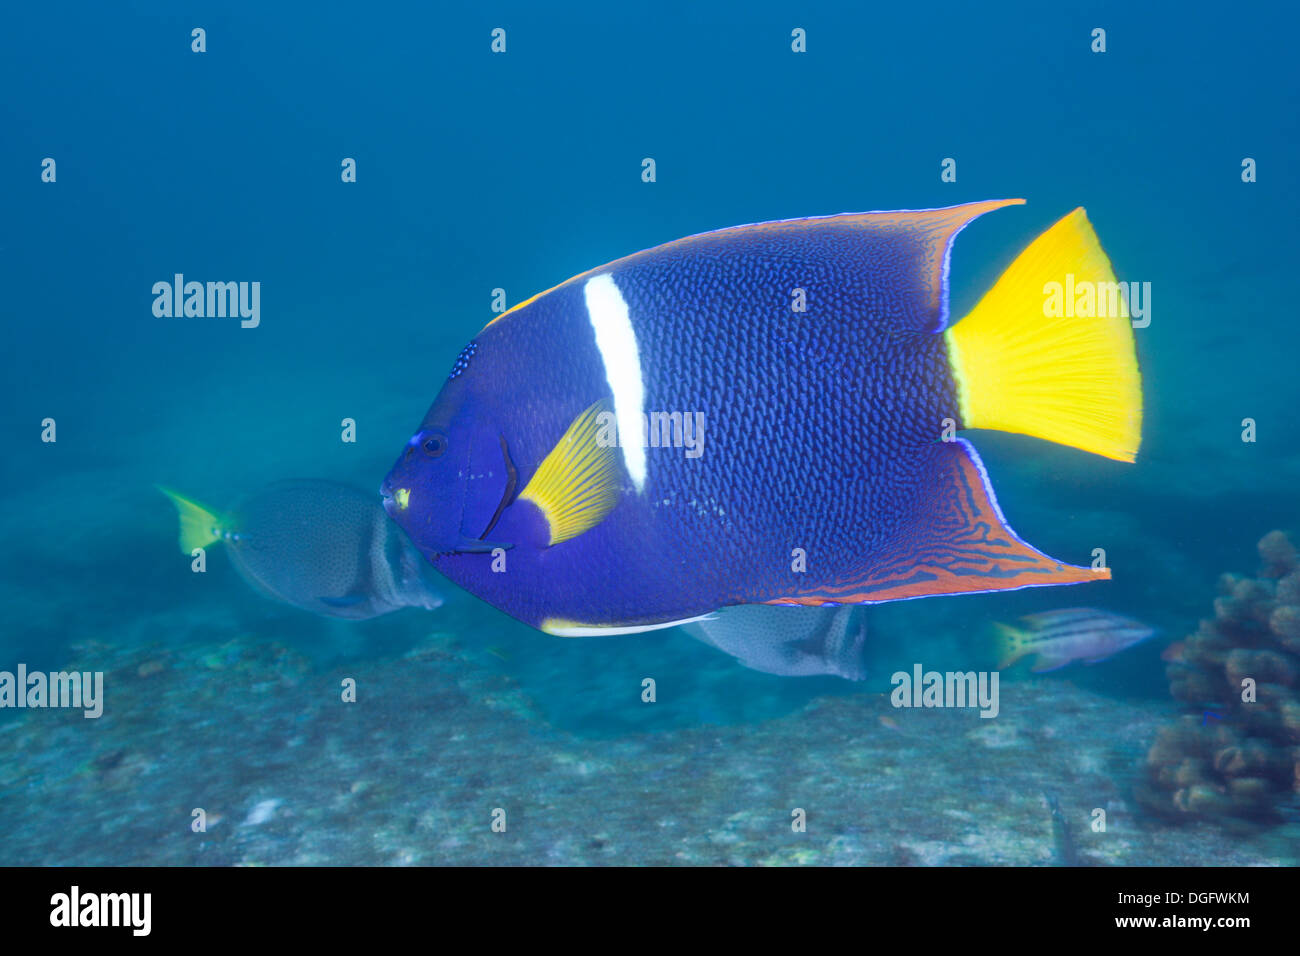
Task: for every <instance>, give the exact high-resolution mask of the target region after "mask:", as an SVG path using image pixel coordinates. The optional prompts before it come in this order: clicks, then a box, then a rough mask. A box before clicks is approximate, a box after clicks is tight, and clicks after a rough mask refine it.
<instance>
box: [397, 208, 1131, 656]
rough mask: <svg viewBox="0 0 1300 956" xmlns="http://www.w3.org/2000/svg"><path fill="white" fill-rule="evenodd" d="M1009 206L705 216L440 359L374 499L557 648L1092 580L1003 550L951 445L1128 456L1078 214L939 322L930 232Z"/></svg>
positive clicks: (974, 470) (1114, 361) (992, 515)
mask: <svg viewBox="0 0 1300 956" xmlns="http://www.w3.org/2000/svg"><path fill="white" fill-rule="evenodd" d="M1022 202H1023V200H1019V199H1002V200H990V201H987V202H976V203H968V204H966V205H960V206H951V207H948V208H944V209H924V210H901V211H896V212H867V213H850V214H845V215H838V216H823V217H814V218H808V219H792V220H784V221H780V222H766V223H758V224H753V225H748V226H737V227H734V228H729V229H721V230H717V231H714V232H707V233H703V234H700V235H696V236H691V237H688V238H685V239H679V240H676V241H674V242H669V243H667V244H665V245H661V246H657V247H655V248H653V249H649V250H645V251H643V252H639V253H635V254H633V255H630V256H627V257H625V258H622V259H618V260H616V261H614V262H610V263H607V264H605V265H603V266H599V267H597V268H595V269H591V270H589V271H587V272H583V273H581V274H579V275H577V276H575V277H573V278H571V279H569V280H567V281H566V282H562V283H561V284H559V285H557V286H555V287H554V288H552V289H550V290H548V291H546V292H543V293H540V294H538V295H535V296H533V297H532V298H529V299H527V300H525V301H523V302H520V303H519V304H517V305H515V306H514V307H513V308H511V309H509V310H507V311H506V312H504V313H502V314H501V315H499V316H497V317H496V318H494V319H493V320H492V321H491V322H490V323H489V324H488V325H487V326H486V327H485V328H484V329H483V330H482V331H480V332H479V334H478V335H477V336H476V337H475V338H474V339H473V340H472V341H471V342H470V343H469V344H468V345H467V346H466V347H465V348H464V349H463V350H462V351H461V353H460V355H459V356H458V357H457V359H456V361H455V363H454V365H453V367H452V369H451V372H450V374H449V376H448V378H447V380H446V382H445V383H443V385H442V388H441V391H440V392H439V393H438V396H437V397H436V399H435V400H434V402H433V404H432V406H431V407H430V408H429V410H428V412H427V413H426V414H425V416H424V419H423V420H422V421H421V423H420V425H419V427H418V428H417V429H416V430H415V433H414V434H413V435H412V436H411V438H410V439H409V440H408V441H407V442H406V445H405V447H403V448H402V450H401V452H400V454H399V456H398V459H397V461H396V462H395V464H394V465H393V467H392V469H391V471H390V472H389V474H388V476H387V478H386V479H385V481H384V482H383V485H382V488H381V492H382V493H383V495H384V498H385V506H386V507H387V508H388V510H389V514H391V515H392V516H393V518H394V520H396V521H397V523H398V524H400V525H401V526H402V527H403V528H404V529H405V530H406V532H407V533H408V534H409V535H410V536H411V540H412V541H414V542H415V545H416V547H417V548H418V549H419V550H420V552H421V553H422V554H424V555H425V556H426V557H427V558H428V559H429V560H430V561H431V562H432V563H433V564H434V565H435V566H436V567H437V568H438V570H439V571H441V572H442V573H443V574H445V575H446V576H447V577H449V578H451V579H452V580H453V581H455V582H456V583H457V584H460V585H461V586H462V587H464V588H465V589H466V590H468V591H469V592H470V593H472V594H474V595H476V596H477V597H479V598H481V599H482V600H484V601H486V602H487V603H489V604H491V605H493V606H494V607H497V608H499V609H501V610H503V611H505V612H506V613H508V614H510V615H512V616H513V617H515V618H517V619H518V620H520V621H523V622H525V623H527V624H529V625H531V626H533V627H535V628H538V629H540V630H542V631H545V632H547V633H550V634H558V635H562V636H566V637H578V636H585V635H603V634H628V633H634V632H638V631H646V630H654V629H657V628H663V627H673V626H676V625H679V624H686V623H690V622H696V621H700V620H702V619H703V618H706V617H708V616H709V615H711V614H712V613H714V612H715V611H717V610H718V609H719V608H724V607H729V606H732V605H743V604H769V605H807V606H827V607H837V606H840V605H852V604H875V603H880V602H884V601H895V600H903V599H908V598H918V597H929V596H935V595H946V594H971V593H981V592H987V591H998V590H1008V589H1015V588H1025V587H1036V586H1043V585H1062V584H1081V583H1085V582H1090V581H1104V580H1106V579H1107V578H1109V577H1110V572H1109V571H1108V570H1106V569H1104V568H1102V569H1093V568H1090V567H1079V566H1075V565H1070V564H1066V563H1064V562H1062V561H1059V560H1057V559H1055V558H1053V557H1049V556H1048V555H1046V554H1044V553H1042V552H1041V551H1038V550H1037V549H1035V548H1033V547H1031V546H1030V545H1029V544H1027V543H1026V542H1024V541H1023V540H1021V539H1020V538H1019V537H1018V536H1017V535H1016V534H1015V532H1014V531H1012V530H1011V528H1010V527H1009V526H1008V525H1007V523H1006V519H1005V518H1004V517H1003V515H1002V512H1001V510H1000V508H999V506H998V504H997V499H996V496H995V494H994V491H993V485H992V483H991V481H990V479H989V475H988V473H987V471H986V470H985V468H984V465H983V464H982V463H981V461H980V457H979V455H978V453H977V452H976V450H975V447H974V446H973V445H972V444H971V443H970V442H969V441H966V440H965V439H964V438H959V437H956V436H955V435H954V434H953V431H954V430H955V429H970V428H989V429H998V430H1001V431H1006V432H1019V433H1023V434H1028V435H1034V436H1037V437H1039V438H1043V439H1046V440H1049V441H1055V442H1058V443H1061V444H1064V445H1069V446H1071V447H1074V448H1080V449H1083V450H1086V451H1089V452H1093V453H1095V454H1098V455H1102V456H1105V457H1107V458H1112V459H1115V460H1118V461H1133V460H1134V458H1135V456H1136V454H1137V450H1138V445H1139V442H1140V438H1141V422H1142V392H1141V382H1140V375H1139V371H1138V365H1137V357H1136V353H1135V348H1134V339H1133V330H1132V323H1131V321H1130V319H1129V317H1128V313H1127V306H1126V304H1125V303H1124V301H1123V299H1122V297H1120V296H1119V295H1118V293H1117V291H1116V290H1118V288H1119V287H1118V285H1117V284H1116V279H1115V274H1114V271H1113V269H1112V268H1111V265H1110V261H1109V260H1108V259H1107V257H1106V254H1105V252H1104V251H1103V250H1102V247H1101V245H1100V243H1099V241H1098V239H1097V235H1096V233H1095V232H1094V231H1093V228H1092V225H1091V224H1090V223H1089V222H1088V217H1087V215H1086V214H1085V213H1084V211H1083V209H1081V208H1080V209H1075V210H1074V211H1073V212H1071V213H1069V214H1068V215H1066V216H1065V217H1063V218H1062V219H1060V220H1059V221H1058V222H1057V223H1056V224H1055V225H1053V226H1052V227H1051V228H1050V229H1048V230H1047V231H1046V232H1044V233H1043V234H1042V235H1040V236H1039V237H1038V238H1037V239H1035V240H1034V241H1033V242H1032V243H1030V244H1029V246H1028V247H1027V248H1026V249H1025V250H1024V252H1022V253H1021V255H1020V256H1019V257H1017V258H1016V259H1015V260H1014V261H1013V262H1012V263H1011V265H1010V266H1009V267H1008V269H1007V270H1006V272H1005V273H1003V275H1002V276H1001V278H999V279H998V281H997V282H996V283H995V284H994V285H993V287H992V288H991V289H990V290H988V292H987V293H986V294H985V296H984V297H983V298H982V299H981V300H980V301H979V303H978V304H977V305H976V306H975V308H974V309H973V310H972V311H971V312H970V313H969V314H968V315H966V316H965V317H954V316H951V315H950V314H949V301H948V277H949V269H948V263H949V259H950V256H951V252H952V244H953V240H954V239H955V237H956V236H957V234H958V233H960V232H961V230H962V229H963V228H965V227H966V226H967V225H968V224H969V223H970V222H971V221H972V220H974V219H975V218H977V217H978V216H981V215H983V214H985V213H989V212H992V211H993V210H996V209H1002V208H1004V207H1007V206H1014V205H1019V204H1021V203H1022ZM954 319H955V320H956V321H954ZM799 555H803V556H804V557H806V567H802V568H799V569H796V572H795V573H792V564H793V563H794V562H792V556H793V557H795V558H796V560H797V561H800V562H802V561H803V560H804V558H803V557H799Z"/></svg>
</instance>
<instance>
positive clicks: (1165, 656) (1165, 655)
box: [1160, 641, 1187, 661]
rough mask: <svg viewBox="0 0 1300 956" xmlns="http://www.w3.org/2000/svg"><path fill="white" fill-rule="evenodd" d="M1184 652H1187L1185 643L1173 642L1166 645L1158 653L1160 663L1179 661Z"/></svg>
mask: <svg viewBox="0 0 1300 956" xmlns="http://www.w3.org/2000/svg"><path fill="white" fill-rule="evenodd" d="M1186 650H1187V642H1186V641H1174V642H1173V643H1172V644H1169V645H1167V646H1166V647H1165V649H1164V650H1163V651H1161V652H1160V659H1161V660H1162V661H1181V660H1182V659H1183V654H1184V653H1185V652H1186Z"/></svg>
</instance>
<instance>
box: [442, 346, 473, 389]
mask: <svg viewBox="0 0 1300 956" xmlns="http://www.w3.org/2000/svg"><path fill="white" fill-rule="evenodd" d="M477 351H478V343H477V342H471V343H469V345H467V346H465V347H464V348H463V349H461V350H460V354H459V355H458V356H456V364H455V365H453V366H452V367H451V374H450V375H448V376H447V381H449V382H450V381H451V380H452V379H453V378H456V377H457V376H458V375H460V373H461V372H463V371H465V369H467V368H469V360H470V359H471V358H473V356H474V353H475V352H477Z"/></svg>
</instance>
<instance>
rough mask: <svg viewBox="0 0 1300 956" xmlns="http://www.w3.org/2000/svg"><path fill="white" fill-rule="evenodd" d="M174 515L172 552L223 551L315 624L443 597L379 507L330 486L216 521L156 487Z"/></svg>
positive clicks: (290, 484)
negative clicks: (219, 546)
mask: <svg viewBox="0 0 1300 956" xmlns="http://www.w3.org/2000/svg"><path fill="white" fill-rule="evenodd" d="M158 490H159V491H161V492H162V493H163V494H165V495H166V496H167V497H168V498H169V499H170V500H171V503H172V504H173V505H175V506H176V512H177V515H178V516H179V518H180V548H181V552H182V553H183V554H191V553H192V552H193V550H194V549H195V548H206V547H208V546H209V545H212V544H215V543H224V544H225V545H226V549H227V551H228V552H229V554H230V558H231V560H232V561H233V562H234V565H235V568H236V569H237V570H238V571H239V573H240V576H241V577H243V579H244V580H245V581H247V582H248V583H249V584H250V585H252V586H253V588H254V589H255V590H257V591H259V592H261V593H262V594H264V595H266V596H267V597H269V598H272V599H274V600H277V601H281V602H283V603H285V604H291V605H293V606H294V607H298V608H302V609H303V610H305V611H311V612H312V613H313V614H319V615H321V616H322V617H338V618H349V619H351V620H365V619H367V618H372V617H378V616H379V615H381V614H387V613H389V612H390V611H396V610H398V609H399V608H403V607H421V608H425V609H428V610H432V609H434V608H436V607H439V606H440V605H441V604H442V597H441V596H440V595H439V594H438V592H437V591H436V590H435V589H434V588H433V587H432V585H431V583H430V581H429V578H431V577H432V574H431V572H430V571H429V569H428V565H427V564H426V563H425V562H424V561H423V559H421V557H420V555H419V553H418V552H417V551H416V550H415V547H414V546H413V545H412V544H411V542H410V540H409V539H408V538H407V537H406V535H405V534H403V533H402V532H401V531H400V529H398V528H397V527H396V526H395V525H393V523H392V522H391V521H389V520H388V516H387V515H386V514H385V513H384V509H383V508H382V507H381V506H380V503H379V499H378V498H376V497H375V496H374V495H372V494H367V493H366V492H364V491H361V490H360V489H357V488H353V487H351V486H349V485H342V484H338V483H336V482H332V481H317V480H310V479H301V480H293V481H281V482H277V483H275V484H273V485H270V486H268V487H267V488H264V489H262V490H261V491H259V492H257V493H255V494H252V495H249V496H247V497H245V498H243V499H241V500H240V501H239V502H237V503H236V504H235V505H234V507H232V508H231V509H230V511H229V512H227V513H226V514H225V515H222V516H218V515H216V514H215V513H213V512H212V511H210V510H209V509H207V508H205V507H203V506H202V505H200V504H197V503H195V502H194V501H192V500H190V499H188V498H185V497H183V496H182V495H179V494H177V493H176V492H175V491H171V490H169V489H167V488H163V487H161V486H159V488H158Z"/></svg>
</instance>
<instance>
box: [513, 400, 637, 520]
mask: <svg viewBox="0 0 1300 956" xmlns="http://www.w3.org/2000/svg"><path fill="white" fill-rule="evenodd" d="M613 421H614V413H613V411H611V410H610V408H609V403H608V402H606V401H605V400H604V399H602V400H601V401H598V402H596V403H595V404H593V405H591V407H589V408H588V409H587V410H586V411H584V412H583V413H582V414H581V415H579V416H578V417H577V418H575V419H574V420H573V424H572V425H570V426H569V430H568V431H566V432H565V433H564V436H563V437H562V438H561V439H560V440H559V442H557V443H556V445H555V447H554V448H553V449H551V453H550V454H549V455H547V456H546V458H544V459H543V460H542V463H541V465H539V466H538V468H537V472H536V473H535V474H534V475H533V477H532V480H531V481H529V482H528V486H527V487H526V488H524V490H523V491H522V492H521V493H520V495H519V497H520V499H521V500H523V501H530V502H532V503H533V504H534V505H535V506H536V507H537V509H538V510H539V511H541V513H542V515H543V517H545V518H546V523H547V525H548V526H549V528H550V532H551V540H550V543H551V544H552V545H555V544H559V543H560V542H561V541H568V540H569V539H570V538H576V537H577V536H578V535H580V534H582V533H583V532H584V531H589V530H591V529H592V528H594V527H595V526H596V525H598V524H599V523H600V522H601V521H603V520H604V518H605V516H606V515H607V514H609V513H610V512H611V511H612V510H614V505H615V504H616V503H617V502H618V476H619V464H618V459H619V456H618V448H617V444H616V442H615V441H614V439H613V436H614V435H615V434H616V432H615V431H614V429H613Z"/></svg>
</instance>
